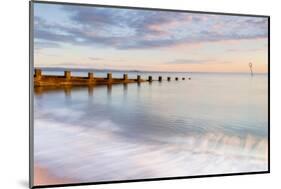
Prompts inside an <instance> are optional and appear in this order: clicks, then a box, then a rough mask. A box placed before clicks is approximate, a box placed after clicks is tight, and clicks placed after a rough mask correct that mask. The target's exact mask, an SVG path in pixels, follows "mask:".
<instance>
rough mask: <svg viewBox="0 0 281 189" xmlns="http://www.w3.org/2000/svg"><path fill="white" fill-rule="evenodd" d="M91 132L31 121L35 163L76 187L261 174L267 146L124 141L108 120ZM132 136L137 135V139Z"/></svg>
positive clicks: (194, 138) (217, 137)
mask: <svg viewBox="0 0 281 189" xmlns="http://www.w3.org/2000/svg"><path fill="white" fill-rule="evenodd" d="M92 124H93V127H91V128H83V127H80V126H79V125H74V124H66V123H62V122H58V121H54V120H48V119H43V118H42V117H41V118H37V119H35V130H34V137H35V138H34V143H35V154H34V156H35V162H36V163H39V164H40V165H42V166H46V167H48V168H49V169H50V170H51V172H52V173H53V174H55V175H57V176H62V177H67V178H73V179H75V180H79V181H81V182H94V181H104V180H107V181H108V180H124V179H143V178H156V177H172V176H191V175H205V174H220V173H236V172H251V171H265V170H266V169H267V141H266V140H265V139H259V138H255V137H253V136H247V137H246V139H242V138H239V137H235V136H227V135H225V134H223V133H206V134H204V135H188V136H181V137H176V136H174V137H171V138H166V139H165V141H163V143H161V142H160V143H159V142H158V143H155V144H154V143H147V142H146V141H140V140H133V139H131V140H128V139H124V137H123V136H122V135H120V133H119V132H118V131H119V130H120V127H121V126H120V125H117V124H115V123H113V122H112V121H111V120H102V121H96V122H92ZM136 134H137V133H136Z"/></svg>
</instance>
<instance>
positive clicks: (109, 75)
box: [107, 73, 112, 82]
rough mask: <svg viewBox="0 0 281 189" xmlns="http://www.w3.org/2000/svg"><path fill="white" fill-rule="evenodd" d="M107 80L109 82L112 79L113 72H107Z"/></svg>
mask: <svg viewBox="0 0 281 189" xmlns="http://www.w3.org/2000/svg"><path fill="white" fill-rule="evenodd" d="M107 80H108V81H109V82H111V81H112V73H107Z"/></svg>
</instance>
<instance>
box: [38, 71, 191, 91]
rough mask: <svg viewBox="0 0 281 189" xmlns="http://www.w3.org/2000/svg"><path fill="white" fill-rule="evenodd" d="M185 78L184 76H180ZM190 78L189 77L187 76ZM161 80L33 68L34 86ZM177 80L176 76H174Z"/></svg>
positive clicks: (161, 78) (125, 75)
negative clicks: (45, 71)
mask: <svg viewBox="0 0 281 189" xmlns="http://www.w3.org/2000/svg"><path fill="white" fill-rule="evenodd" d="M182 79H183V80H185V77H182ZM189 79H190V78H189ZM162 80H163V77H162V76H159V77H158V79H157V80H153V79H152V76H148V78H147V79H144V78H142V77H141V75H137V78H136V79H129V78H128V74H123V78H113V77H112V73H107V77H105V78H100V77H95V75H94V73H93V72H89V73H88V76H87V77H83V76H72V75H71V71H64V75H63V76H56V75H43V74H42V70H41V69H35V70H34V87H60V86H92V85H110V84H126V83H141V82H152V81H159V82H161V81H162ZM175 80H178V77H176V78H175ZM167 81H171V77H167Z"/></svg>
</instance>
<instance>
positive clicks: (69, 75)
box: [64, 71, 71, 80]
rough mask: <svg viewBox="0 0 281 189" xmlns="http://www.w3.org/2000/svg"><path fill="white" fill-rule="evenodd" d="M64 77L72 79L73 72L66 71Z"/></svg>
mask: <svg viewBox="0 0 281 189" xmlns="http://www.w3.org/2000/svg"><path fill="white" fill-rule="evenodd" d="M64 77H65V79H67V80H70V79H71V72H70V71H64Z"/></svg>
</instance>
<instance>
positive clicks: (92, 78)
mask: <svg viewBox="0 0 281 189" xmlns="http://www.w3.org/2000/svg"><path fill="white" fill-rule="evenodd" d="M88 79H89V80H94V73H93V72H89V73H88Z"/></svg>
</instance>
